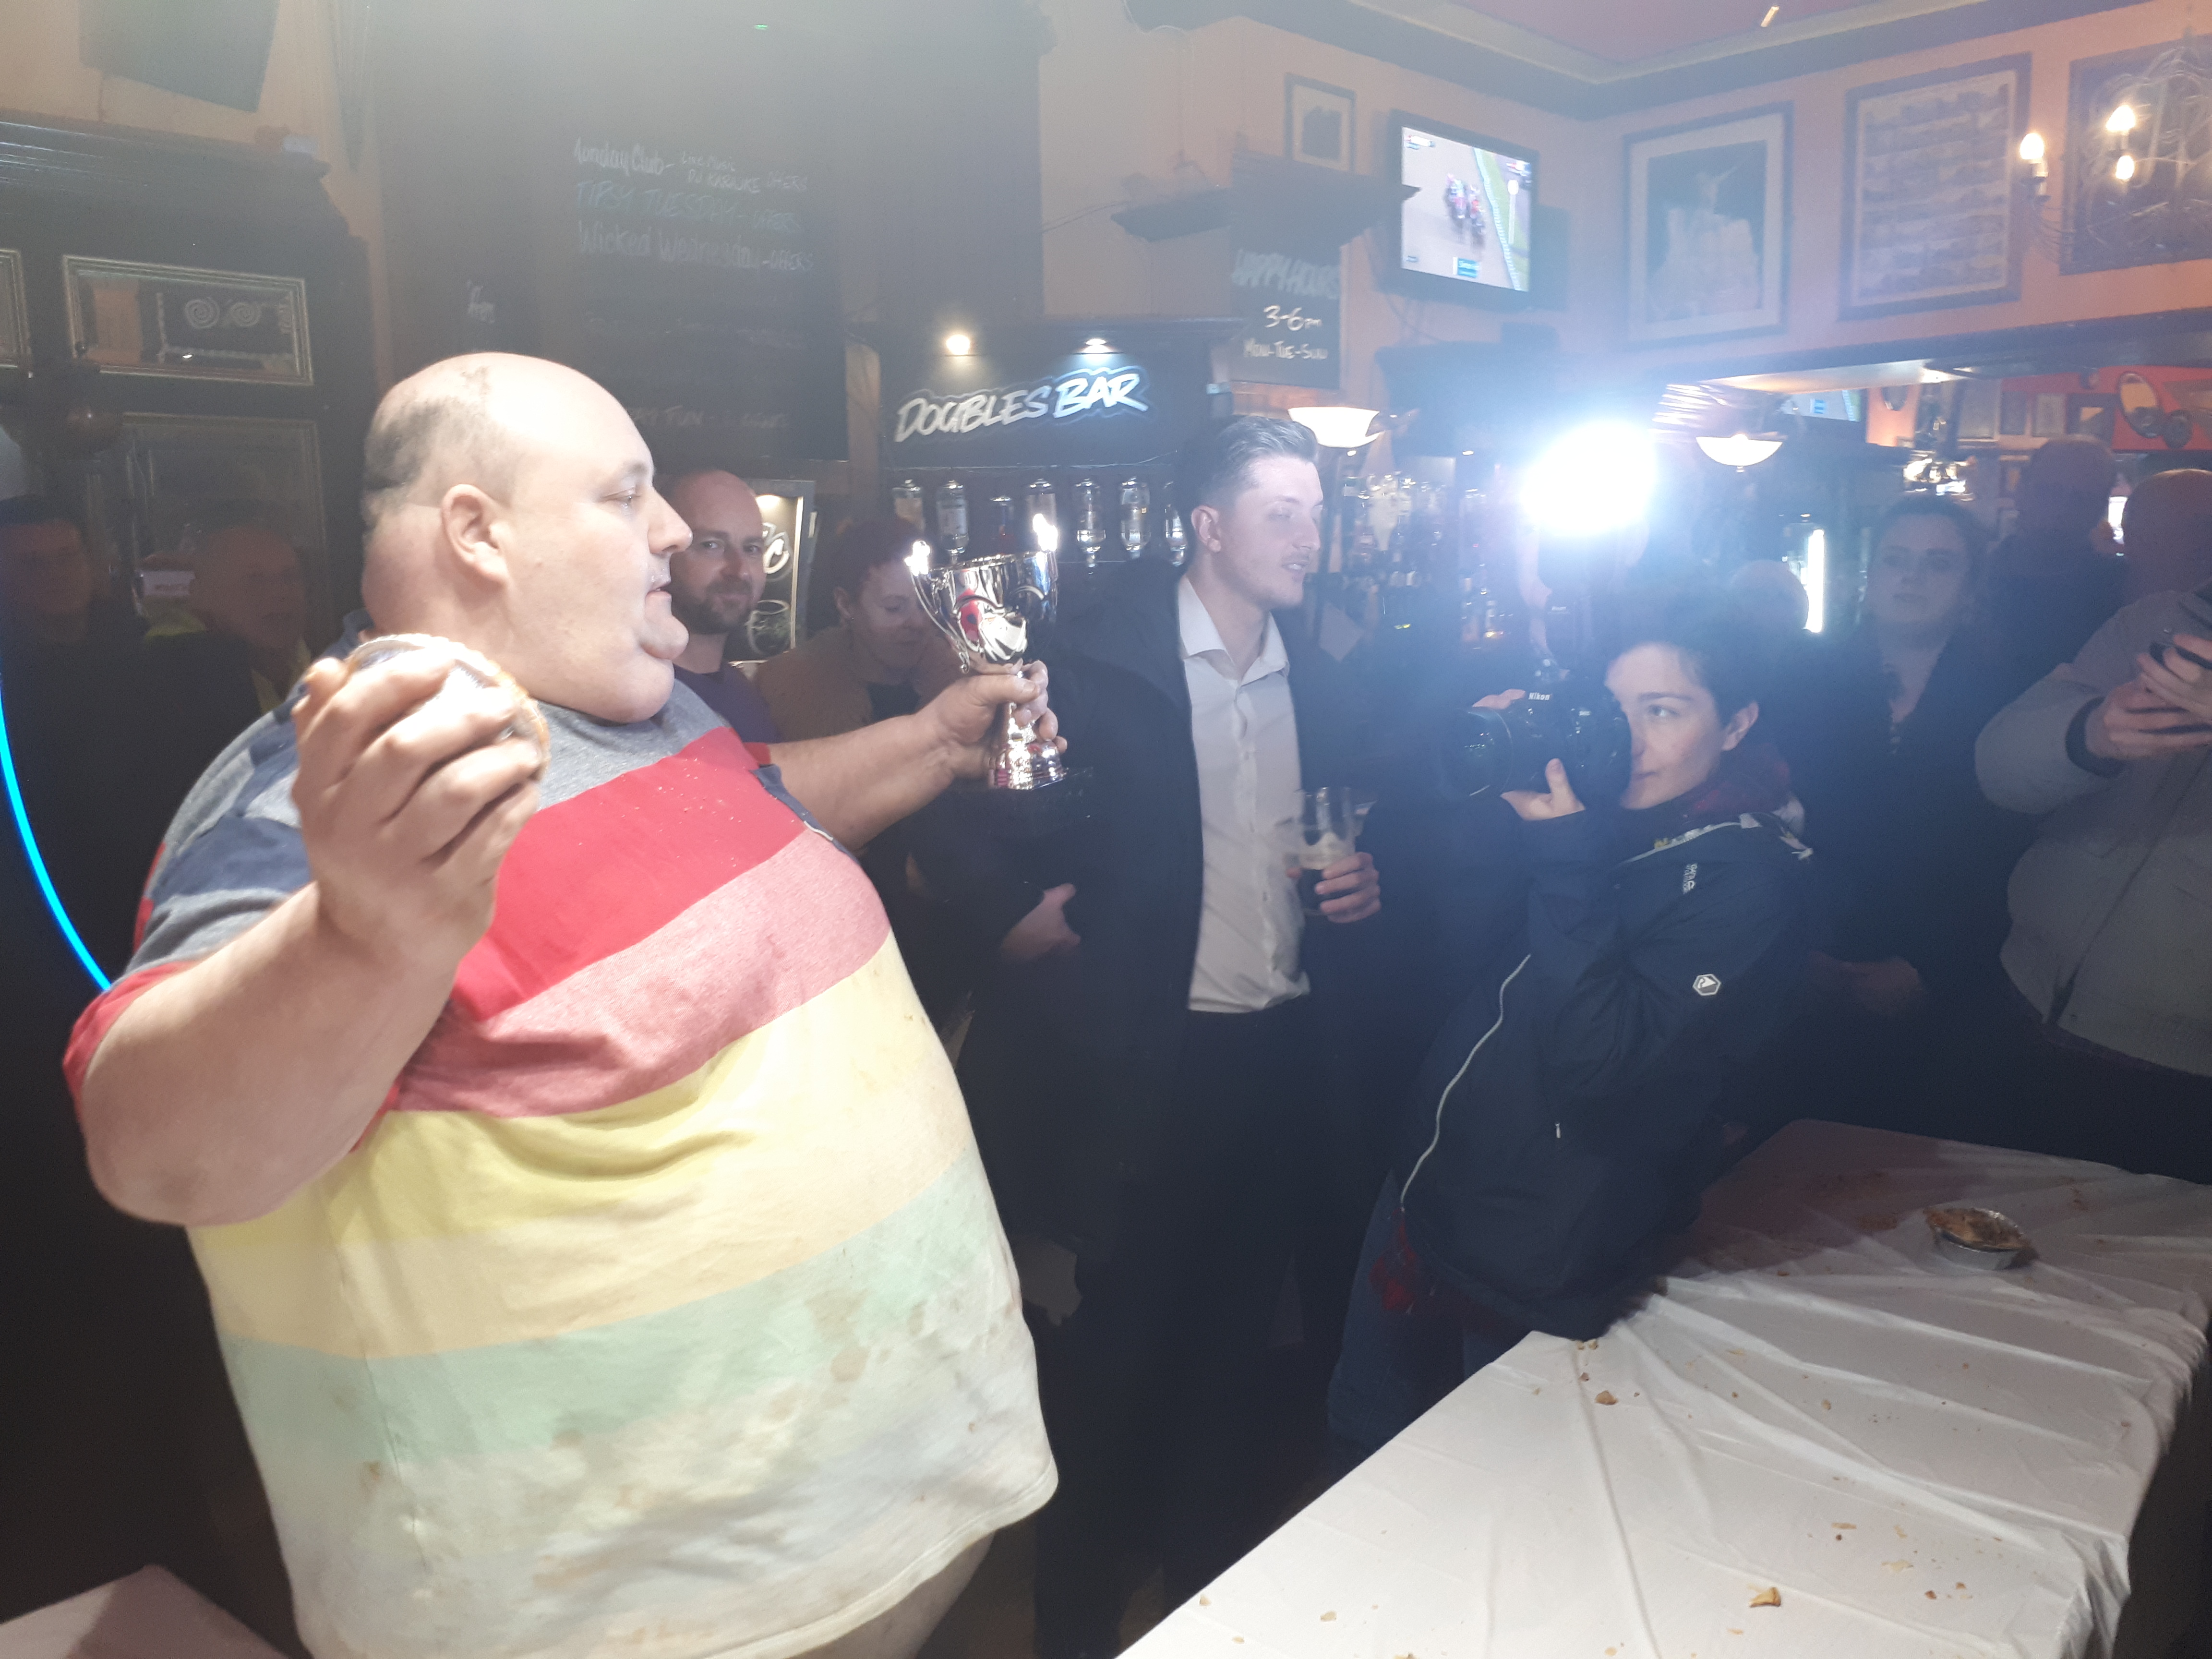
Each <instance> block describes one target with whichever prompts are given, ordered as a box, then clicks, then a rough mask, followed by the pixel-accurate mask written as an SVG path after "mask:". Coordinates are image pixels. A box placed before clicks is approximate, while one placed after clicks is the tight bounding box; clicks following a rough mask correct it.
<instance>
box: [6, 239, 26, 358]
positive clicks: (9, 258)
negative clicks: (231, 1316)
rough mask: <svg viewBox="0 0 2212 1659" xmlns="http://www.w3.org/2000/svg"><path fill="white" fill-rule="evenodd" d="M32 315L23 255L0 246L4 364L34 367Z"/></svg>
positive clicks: (12, 249)
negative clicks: (26, 302) (25, 294)
mask: <svg viewBox="0 0 2212 1659" xmlns="http://www.w3.org/2000/svg"><path fill="white" fill-rule="evenodd" d="M28 319H29V313H28V311H27V308H26V307H25V306H24V304H23V256H22V255H21V254H20V253H18V252H15V249H14V248H11V247H0V364H4V365H6V366H7V367H9V368H29V367H30V366H31V327H30V322H29V320H28Z"/></svg>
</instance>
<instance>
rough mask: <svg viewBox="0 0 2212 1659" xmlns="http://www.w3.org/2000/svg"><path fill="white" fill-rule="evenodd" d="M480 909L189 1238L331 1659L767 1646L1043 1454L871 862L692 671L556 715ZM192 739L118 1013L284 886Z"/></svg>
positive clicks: (881, 1578)
mask: <svg viewBox="0 0 2212 1659" xmlns="http://www.w3.org/2000/svg"><path fill="white" fill-rule="evenodd" d="M544 712H545V715H546V718H547V720H548V723H549V724H550V726H551V729H552V750H551V756H550V771H549V775H548V776H547V778H546V780H545V781H544V786H543V801H544V805H542V807H541V808H540V810H539V811H538V814H537V816H536V817H534V818H532V820H531V822H530V823H529V824H528V825H527V826H526V828H525V829H524V830H523V832H522V834H521V836H520V837H519V838H518V839H517V841H516V842H515V843H514V846H513V850H512V851H511V852H510V853H509V854H508V856H507V862H506V864H505V866H504V867H503V869H502V871H501V875H500V880H499V894H498V908H497V915H496V919H495V921H494V922H493V924H492V927H491V929H490V931H489V933H487V934H486V935H485V936H484V938H483V940H482V941H481V942H479V943H478V944H477V946H476V948H475V949H474V950H472V951H470V952H469V954H468V956H467V957H466V958H465V960H464V961H463V963H462V964H461V967H460V970H459V975H457V977H456V978H455V981H454V984H453V994H452V997H451V999H450V1000H448V1001H447V1005H446V1008H445V1012H443V1013H442V1014H441V1016H440V1018H439V1019H438V1022H437V1024H436V1025H435V1026H434V1027H433V1028H432V1030H431V1032H430V1035H429V1036H428V1037H427V1038H426V1039H425V1040H424V1041H423V1043H422V1047H421V1048H419V1049H418V1050H416V1054H415V1056H414V1058H413V1059H412V1060H410V1061H409V1063H408V1065H407V1066H406V1068H405V1070H404V1071H403V1072H402V1073H400V1075H399V1078H398V1082H397V1083H396V1084H395V1085H394V1086H393V1089H392V1095H391V1098H390V1099H389V1100H388V1101H387V1102H386V1107H385V1109H384V1110H383V1111H382V1113H381V1114H380V1115H379V1116H378V1118H377V1119H376V1121H375V1122H374V1124H373V1126H372V1127H370V1128H369V1130H368V1133H366V1134H365V1135H364V1136H363V1137H362V1140H361V1142H360V1143H359V1145H358V1146H356V1147H355V1148H354V1150H353V1151H352V1152H349V1154H348V1155H347V1156H346V1157H345V1158H343V1159H342V1160H340V1162H339V1163H338V1164H337V1166H336V1167H335V1168H333V1169H332V1170H331V1171H330V1172H329V1173H328V1174H326V1175H325V1176H322V1177H321V1178H320V1179H319V1180H317V1181H315V1182H313V1183H312V1184H311V1185H309V1186H307V1188H303V1189H302V1190H301V1191H300V1192H298V1193H296V1194H294V1195H293V1196H292V1197H291V1198H290V1199H289V1200H288V1201H287V1202H286V1203H285V1204H284V1205H283V1206H282V1207H281V1208H279V1209H277V1210H276V1211H275V1212H272V1213H271V1214H270V1215H267V1216H264V1217H263V1218H261V1219H259V1220H257V1221H252V1222H247V1223H245V1224H243V1225H234V1226H220V1227H204V1228H200V1229H197V1230H195V1231H193V1233H192V1235H191V1242H192V1248H193V1249H194V1252H195V1253H196V1255H197V1258H198V1261H199V1264H200V1268H201V1271H202V1273H204V1275H205V1278H206V1279H207V1285H208V1290H209V1292H210V1297H211V1298H212V1300H213V1304H214V1307H215V1317H216V1326H217V1328H218V1330H219V1333H220V1334H221V1337H222V1347H223V1352H224V1356H225V1359H226V1361H227V1363H228V1368H229V1371H230V1377H231V1383H232V1386H233V1387H234V1389H235V1390H236V1392H237V1395H238V1401H239V1406H240V1411H241V1413H242V1414H243V1415H244V1418H245V1420H246V1429H247V1431H248V1433H249V1435H250V1436H251V1437H252V1443H253V1449H254V1455H255V1457H256V1459H257V1461H258V1462H259V1464H260V1467H261V1473H262V1477H263V1480H264V1483H265V1485H266V1486H267V1487H268V1491H269V1498H270V1504H271V1506H272V1508H273V1510H274V1511H275V1514H276V1526H277V1531H278V1534H279V1537H280V1539H281V1541H282V1542H283V1550H284V1558H285V1563H286V1565H287V1567H288V1569H289V1572H290V1575H291V1578H292V1583H293V1592H294V1598H295V1603H296V1606H297V1610H298V1614H299V1619H300V1627H301V1633H302V1635H303V1636H304V1638H306V1640H307V1644H308V1646H309V1647H310V1648H311V1649H312V1650H313V1651H314V1652H315V1654H316V1655H317V1656H318V1659H339V1656H362V1659H367V1656H372V1655H373V1656H375V1659H417V1656H419V1659H432V1656H437V1659H464V1656H465V1659H507V1656H517V1659H519V1656H524V1655H529V1656H538V1655H559V1656H585V1655H601V1654H606V1655H615V1654H619V1655H622V1656H625V1659H631V1656H635V1659H695V1656H708V1655H715V1656H723V1655H728V1656H744V1659H784V1656H787V1655H793V1654H798V1653H802V1652H804V1651H805V1650H808V1649H811V1648H813V1647H817V1646H818V1645H820V1644H823V1643H824V1642H826V1641H829V1640H830V1639H831V1638H835V1637H837V1636H839V1635H841V1634H842V1633H843V1632H846V1631H848V1630H850V1629H852V1628H854V1627H855V1626H859V1625H860V1624H862V1623H865V1622H866V1620H870V1619H872V1618H873V1617H875V1616H876V1615H877V1614H878V1613H882V1612H884V1611H885V1610H886V1609H887V1608H889V1607H892V1606H894V1605H896V1603H897V1602H898V1601H900V1600H901V1599H902V1597H903V1596H904V1595H906V1594H907V1593H908V1592H909V1591H911V1590H912V1589H915V1587H916V1586H917V1585H919V1584H921V1583H923V1582H924V1581H925V1580H927V1579H928V1578H929V1577H932V1576H933V1575H934V1574H935V1573H936V1572H938V1571H939V1570H940V1569H942V1568H943V1567H945V1565H948V1564H949V1563H950V1562H951V1560H952V1559H953V1558H954V1557H955V1556H956V1555H957V1554H958V1553H960V1552H961V1551H963V1549H965V1548H966V1547H968V1546H969V1545H970V1544H972V1543H974V1542H975V1541H977V1540H980V1539H981V1538H983V1537H985V1536H987V1535H988V1534H990V1533H992V1532H993V1531H994V1530H995V1529H997V1528H1000V1527H1003V1526H1006V1524H1008V1523H1009V1522H1012V1521H1015V1520H1017V1519H1018V1518H1019V1517H1021V1516H1024V1515H1026V1514H1028V1513H1029V1512H1030V1511H1031V1510H1035V1509H1036V1508H1037V1507H1038V1506H1039V1505H1040V1504H1042V1503H1043V1502H1044V1500H1045V1499H1046V1498H1048V1496H1049V1495H1050V1494H1051V1492H1052V1488H1053V1484H1054V1470H1053V1464H1052V1458H1051V1455H1050V1453H1049V1451H1048V1449H1047V1448H1046V1444H1045V1437H1044V1429H1043V1424H1042V1419H1041V1418H1040V1416H1039V1413H1038V1409H1037V1401H1036V1373H1035V1365H1034V1360H1033V1357H1032V1354H1031V1351H1030V1341H1029V1337H1028V1334H1027V1332H1026V1330H1025V1329H1024V1326H1023V1324H1022V1320H1021V1313H1020V1306H1019V1300H1018V1292H1017V1291H1016V1288H1015V1283H1014V1277H1013V1273H1012V1265H1011V1263H1010V1261H1009V1259H1008V1255H1007V1251H1006V1242H1005V1239H1004V1237H1003V1236H1002V1235H1001V1233H1000V1229H999V1224H998V1219H997V1216H996V1213H995V1212H994V1208H993V1206H992V1202H991V1194H990V1192H989V1190H988V1188H987V1186H986V1184H985V1182H984V1178H983V1172H982V1167H981V1163H980V1162H979V1160H978V1158H977V1156H976V1152H975V1141H974V1139H973V1137H972V1135H971V1134H970V1133H969V1127H968V1120H967V1115H966V1113H965V1112H964V1110H963V1107H962V1103H961V1100H960V1095H959V1091H958V1089H957V1085H955V1083H954V1081H953V1078H952V1073H951V1067H950V1066H949V1065H948V1064H947V1062H946V1060H945V1054H944V1050H943V1049H942V1048H941V1047H940V1046H939V1042H938V1041H937V1038H936V1036H935V1035H934V1033H933V1031H932V1030H931V1029H930V1025H929V1023H928V1021H927V1019H926V1018H924V1017H923V1015H922V1012H921V1006H920V1005H919V1004H918V1003H917V1002H916V1000H915V995H914V992H913V989H912V987H910V986H909V984H908V980H907V975H906V970H905V968H904V967H903V965H902V963H901V962H900V960H899V955H898V951H897V948H896V945H894V944H893V943H892V941H891V937H890V927H889V926H888V924H887V923H886V921H885V920H884V912H883V909H882V907H881V906H880V905H879V904H878V902H877V899H876V896H875V893H874V890H873V889H872V887H871V886H870V885H869V883H868V880H867V878H866V876H865V875H864V874H862V872H861V871H860V868H859V866H857V865H855V864H854V861H853V860H851V859H850V858H849V857H848V855H847V854H845V853H844V852H843V851H842V849H841V848H838V847H837V846H836V844H835V843H834V842H831V841H830V840H829V837H828V836H825V835H823V833H821V831H820V830H819V829H816V828H814V827H812V825H811V822H810V821H809V820H808V819H806V817H805V815H804V814H803V812H801V811H799V810H798V809H796V808H795V806H794V805H793V803H792V802H791V801H790V799H789V798H788V797H787V796H786V795H785V794H783V793H782V790H781V785H780V783H779V782H778V781H776V778H775V774H774V772H773V770H772V769H769V770H767V771H763V769H761V768H760V767H759V766H758V765H757V763H756V761H755V759H754V757H753V756H752V755H751V754H750V752H749V751H748V750H746V749H745V748H744V746H743V745H742V744H740V743H739V742H738V738H737V737H736V735H735V734H734V733H732V732H731V731H730V730H729V728H728V727H727V726H724V725H723V724H722V723H721V721H720V720H717V719H716V718H715V717H714V715H713V714H711V713H710V712H709V711H708V709H707V708H706V707H705V705H703V704H702V703H701V702H699V700H698V699H697V698H696V696H693V695H692V694H691V693H690V692H689V691H687V690H684V688H683V687H681V686H678V688H677V689H676V690H675V693H674V695H673V696H671V699H670V701H669V702H668V705H667V707H666V708H664V709H663V710H662V711H661V712H660V713H659V714H658V715H656V716H655V717H654V718H653V719H652V720H644V721H641V722H638V723H636V724H634V725H628V726H610V725H606V724H605V723H602V722H599V721H595V720H590V719H587V718H586V717H585V716H582V715H580V714H574V713H572V712H569V711H567V710H563V709H559V708H550V707H548V708H546V709H545V711H544ZM296 765H297V757H296V751H295V747H294V744H293V736H292V727H291V723H290V720H289V711H286V710H279V711H278V712H277V713H276V714H274V715H270V716H264V718H263V719H262V720H260V721H259V722H258V724H256V725H255V726H252V727H251V728H249V729H248V730H247V731H246V732H245V733H244V735H242V736H241V737H240V738H239V739H238V741H237V742H235V743H234V744H232V745H231V747H230V748H229V749H228V750H226V751H225V752H224V754H223V755H222V757H219V758H218V759H217V760H216V763H215V764H214V765H213V766H212V767H210V769H209V771H208V773H207V775H205V776H204V778H203V779H202V780H201V782H200V784H199V786H198V787H197V788H196V789H195V791H194V792H193V793H192V795H191V798H190V799H187V800H186V801H185V805H184V806H183V808H182V809H181V810H180V811H179V814H178V817H177V819H176V821H175V823H173V825H172V826H171V829H170V832H169V838H168V841H167V845H166V847H165V848H164V850H163V853H162V855H161V860H160V862H159V863H158V864H157V865H156V866H155V872H154V876H153V879H152V884H151V886H150V888H149V893H148V898H147V921H146V925H145V929H144V932H143V939H142V942H141V945H140V948H139V951H138V953H137V956H136V957H134V958H133V960H132V963H131V969H130V972H129V973H128V974H127V975H126V976H125V978H123V979H122V980H121V981H118V983H117V984H116V985H115V987H113V988H112V990H110V991H109V992H108V993H107V994H106V995H105V996H103V997H102V998H101V999H100V1000H99V1001H98V1002H96V1003H94V1005H93V1006H92V1007H91V1008H90V1009H89V1010H88V1011H87V1012H86V1014H85V1016H84V1018H83V1020H82V1022H81V1023H80V1024H79V1027H78V1030H77V1034H76V1040H75V1042H73V1043H72V1046H71V1051H70V1073H71V1077H72V1080H73V1081H74V1080H81V1079H82V1075H83V1072H84V1069H85V1067H86V1066H87V1065H88V1063H89V1061H90V1059H91V1057H92V1054H93V1053H94V1049H95V1048H97V1046H98V1043H99V1042H100V1038H101V1036H103V1035H104V1034H105V1033H106V1030H108V1029H109V1028H110V1027H111V1026H112V1024H113V1023H114V1021H115V1019H116V1018H117V1017H118V1015H119V1014H120V1013H121V1012H122V1010H123V1009H124V1008H125V1006H128V1005H129V1003H130V1002H131V1000H132V999H134V998H135V997H136V996H137V995H138V994H141V993H143V991H144V990H145V989H146V988H147V987H149V985H151V984H153V983H155V982H156V981H158V980H159V979H160V978H161V977H162V976H163V975H167V974H169V973H173V972H176V971H178V970H179V969H183V968H185V967H186V966H189V965H190V964H191V963H192V962H193V961H195V960H197V959H198V958H200V957H205V956H206V955H208V954H209V953H210V951H213V950H215V949H216V947H217V946H219V945H222V943H224V942H225V941H226V940H228V939H232V938H234V937H236V936H237V935H238V934H239V933H242V932H244V931H245V930H246V928H247V927H251V926H252V924H253V922H254V921H256V920H257V919H258V918H259V917H260V916H261V915H264V914H265V913H266V912H267V911H268V910H270V908H273V907H274V906H275V905H276V904H277V903H278V902H280V901H282V900H283V898H284V897H285V896H288V895H289V894H290V893H292V892H294V891H295V890H298V889H299V888H301V886H303V885H305V884H307V880H308V879H309V872H308V869H307V861H306V858H305V854H304V851H303V848H302V843H301V838H300V832H299V819H298V817H297V815H296V813H295V810H294V808H293V805H292V793H291V792H292V778H293V775H294V773H295V769H296Z"/></svg>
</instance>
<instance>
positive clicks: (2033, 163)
mask: <svg viewBox="0 0 2212 1659" xmlns="http://www.w3.org/2000/svg"><path fill="white" fill-rule="evenodd" d="M2020 159H2021V165H2022V166H2023V167H2025V168H2026V170H2027V181H2028V185H2029V186H2030V188H2031V189H2032V190H2033V192H2034V195H2035V199H2036V200H2037V201H2039V202H2040V201H2044V200H2045V199H2046V198H2047V197H2049V196H2050V194H2051V163H2050V161H2047V160H2046V159H2045V153H2044V147H2043V135H2042V134H2041V133H2039V132H2034V131H2031V132H2029V133H2028V134H2027V137H2024V138H2022V139H2021V141H2020Z"/></svg>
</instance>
